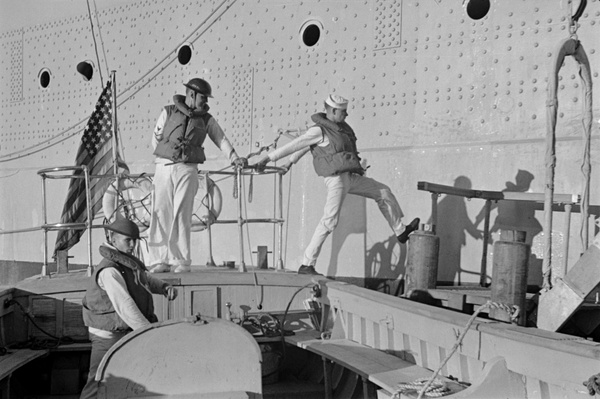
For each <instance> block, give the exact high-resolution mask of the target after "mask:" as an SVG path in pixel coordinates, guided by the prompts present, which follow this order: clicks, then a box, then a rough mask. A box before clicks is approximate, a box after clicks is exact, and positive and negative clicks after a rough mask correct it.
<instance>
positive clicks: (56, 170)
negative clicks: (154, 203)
mask: <svg viewBox="0 0 600 399" xmlns="http://www.w3.org/2000/svg"><path fill="white" fill-rule="evenodd" d="M67 171H70V172H74V171H82V172H83V174H82V175H77V174H73V173H70V174H66V173H62V172H67ZM282 171H284V169H283V168H280V167H276V166H267V167H265V170H264V171H262V172H257V171H256V170H255V169H254V168H251V167H249V168H245V169H240V168H238V169H236V170H233V171H224V170H218V171H210V170H199V171H198V174H199V175H203V176H205V178H207V177H208V176H210V175H228V176H233V177H235V178H236V182H235V184H236V191H237V208H238V209H237V218H236V219H230V220H227V219H222V220H218V219H216V220H214V221H213V222H212V223H214V224H233V223H237V225H238V232H239V234H238V238H239V247H240V248H239V256H240V264H239V270H240V271H241V272H245V271H247V270H246V264H245V261H244V237H243V226H244V225H245V224H248V223H273V224H277V225H278V234H277V239H278V241H277V247H278V248H277V253H276V254H275V253H274V254H273V256H274V263H275V268H276V269H277V270H283V258H282V248H283V224H284V223H285V220H284V218H283V184H282V178H283V175H282V174H281V173H280V172H282ZM37 174H38V175H39V176H40V177H41V178H42V184H41V190H42V224H41V225H40V226H36V227H29V228H23V229H14V230H3V231H0V235H4V234H18V233H28V232H36V231H40V230H41V231H43V235H44V243H43V248H44V249H43V251H44V253H43V264H42V272H41V276H42V277H49V273H48V260H49V255H48V232H50V231H60V230H87V233H88V234H87V235H88V242H87V253H88V269H87V273H88V275H91V273H92V270H93V258H92V248H93V240H92V229H95V228H102V227H103V225H102V224H93V217H92V206H91V194H90V187H91V184H90V182H91V180H92V179H110V180H115V179H124V178H128V179H138V178H141V177H149V178H152V177H153V174H145V173H143V174H137V175H125V174H116V175H115V174H110V175H102V176H97V175H90V174H89V170H88V168H87V167H86V166H85V165H83V166H58V167H53V168H46V169H41V170H39V171H38V172H37ZM271 174H275V175H277V177H278V178H277V180H276V185H275V188H274V189H275V190H276V192H277V196H276V197H275V204H274V208H275V210H274V212H275V214H274V215H273V217H272V218H244V217H243V195H242V189H243V187H242V179H243V177H244V176H250V177H251V178H253V176H257V175H271ZM47 179H52V180H54V179H84V181H85V196H86V206H87V210H86V212H87V221H85V222H81V223H49V222H48V213H47V209H48V204H47V190H46V184H47V183H46V180H47ZM117 187H118V185H117ZM205 188H206V196H207V198H209V199H210V198H211V196H210V185H209V184H208V183H207V184H205ZM117 197H118V196H117ZM116 200H117V201H118V198H117V199H116ZM210 207H211V205H210V204H209V205H208V208H209V210H210ZM118 208H119V206H117V207H115V209H116V211H115V212H119V209H118ZM212 223H207V231H208V239H209V257H208V261H207V266H214V265H215V262H214V260H213V251H212V232H211V224H212ZM275 257H276V258H275ZM57 272H58V267H57Z"/></svg>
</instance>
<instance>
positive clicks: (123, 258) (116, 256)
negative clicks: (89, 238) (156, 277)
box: [100, 243, 147, 271]
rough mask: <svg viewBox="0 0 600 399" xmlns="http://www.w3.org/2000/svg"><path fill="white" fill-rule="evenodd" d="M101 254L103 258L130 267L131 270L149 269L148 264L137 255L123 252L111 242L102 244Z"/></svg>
mask: <svg viewBox="0 0 600 399" xmlns="http://www.w3.org/2000/svg"><path fill="white" fill-rule="evenodd" d="M100 255H102V257H103V258H105V259H107V260H109V261H111V262H115V263H118V264H120V265H123V266H125V267H128V268H130V269H131V270H134V271H135V270H142V271H147V269H146V266H145V265H144V264H143V263H142V262H141V261H140V260H139V259H138V258H136V257H135V256H133V255H129V254H126V253H125V252H121V251H119V250H118V249H116V248H115V247H113V246H112V245H110V244H107V243H104V244H102V245H100Z"/></svg>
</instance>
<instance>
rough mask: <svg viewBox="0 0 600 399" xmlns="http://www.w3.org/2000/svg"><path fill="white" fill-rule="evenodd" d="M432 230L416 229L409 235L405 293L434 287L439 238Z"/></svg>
mask: <svg viewBox="0 0 600 399" xmlns="http://www.w3.org/2000/svg"><path fill="white" fill-rule="evenodd" d="M432 230H433V229H429V230H427V231H425V230H417V231H415V232H414V233H412V234H411V235H410V240H409V244H408V253H407V255H406V257H407V261H406V287H405V290H404V293H405V294H408V293H410V292H411V291H412V290H415V289H431V288H435V287H436V284H437V269H438V255H439V251H440V238H439V237H438V236H436V235H435V233H434V232H433V231H432Z"/></svg>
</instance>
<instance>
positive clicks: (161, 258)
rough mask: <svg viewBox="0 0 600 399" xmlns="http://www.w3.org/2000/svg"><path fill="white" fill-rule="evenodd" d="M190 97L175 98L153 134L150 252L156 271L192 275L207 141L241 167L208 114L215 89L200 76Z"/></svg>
mask: <svg viewBox="0 0 600 399" xmlns="http://www.w3.org/2000/svg"><path fill="white" fill-rule="evenodd" d="M184 86H185V87H186V95H185V97H183V96H180V95H176V96H174V97H173V101H174V104H173V105H167V106H166V107H164V109H163V111H162V113H161V114H160V117H159V118H158V121H157V122H156V127H155V128H154V135H153V136H152V147H153V148H154V155H155V156H156V160H155V162H154V163H155V164H156V172H155V174H154V194H153V198H152V213H151V215H152V216H151V219H150V228H149V230H148V252H149V257H150V262H149V264H150V266H151V268H152V269H151V270H150V271H151V272H152V273H162V272H168V271H171V267H174V268H175V269H174V270H173V271H174V272H175V273H180V272H189V271H190V269H191V268H190V265H191V263H192V259H191V250H190V241H191V228H192V216H193V213H194V197H195V195H196V192H197V191H198V164H201V163H204V161H205V160H206V156H205V155H204V147H203V144H204V140H205V139H206V138H207V137H208V138H210V139H211V140H212V142H213V143H215V145H216V146H217V147H218V148H219V149H220V150H221V152H222V153H223V154H224V155H225V157H226V158H227V159H228V160H229V162H231V164H232V165H234V166H236V167H244V166H246V165H247V163H248V162H247V161H246V159H245V158H243V157H239V156H238V155H237V153H236V152H235V150H234V149H233V146H232V145H231V143H230V142H229V140H228V139H227V137H226V136H225V133H224V132H223V129H221V126H219V124H218V123H217V121H216V120H215V118H213V117H212V115H211V114H209V113H208V109H209V107H208V99H209V98H211V97H212V88H211V87H210V85H209V84H208V82H207V81H205V80H204V79H200V78H194V79H191V80H190V81H189V82H188V83H186V84H184Z"/></svg>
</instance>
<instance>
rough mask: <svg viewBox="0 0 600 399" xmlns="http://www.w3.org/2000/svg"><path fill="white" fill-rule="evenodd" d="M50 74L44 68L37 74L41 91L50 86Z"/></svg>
mask: <svg viewBox="0 0 600 399" xmlns="http://www.w3.org/2000/svg"><path fill="white" fill-rule="evenodd" d="M51 77H52V74H51V73H50V70H49V69H48V68H44V69H42V70H41V71H40V73H38V82H39V84H40V87H41V88H42V89H46V88H47V87H48V86H49V85H50V78H51Z"/></svg>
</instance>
